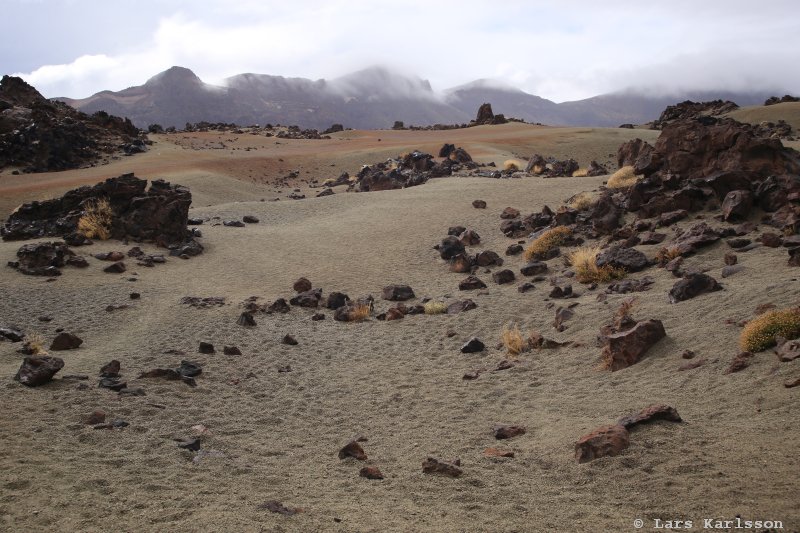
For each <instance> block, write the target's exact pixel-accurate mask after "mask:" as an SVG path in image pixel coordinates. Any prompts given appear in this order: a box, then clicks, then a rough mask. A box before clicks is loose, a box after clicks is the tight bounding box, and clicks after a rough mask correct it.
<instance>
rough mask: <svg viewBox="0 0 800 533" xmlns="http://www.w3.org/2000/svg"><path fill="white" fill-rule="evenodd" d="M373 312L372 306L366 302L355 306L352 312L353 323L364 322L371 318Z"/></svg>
mask: <svg viewBox="0 0 800 533" xmlns="http://www.w3.org/2000/svg"><path fill="white" fill-rule="evenodd" d="M370 312H372V309H371V308H370V305H369V304H368V303H366V302H358V303H356V304H354V305H353V310H352V311H350V316H351V317H352V322H362V321H364V320H366V319H367V318H369V314H370Z"/></svg>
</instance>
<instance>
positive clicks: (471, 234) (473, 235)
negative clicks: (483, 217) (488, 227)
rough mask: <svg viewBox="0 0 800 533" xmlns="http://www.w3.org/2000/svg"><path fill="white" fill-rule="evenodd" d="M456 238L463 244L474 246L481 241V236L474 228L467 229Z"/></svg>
mask: <svg viewBox="0 0 800 533" xmlns="http://www.w3.org/2000/svg"><path fill="white" fill-rule="evenodd" d="M458 239H459V240H460V241H461V244H463V245H464V246H475V245H476V244H480V243H481V236H480V235H478V232H477V231H475V230H471V229H468V230H466V231H464V233H462V234H461V235H459V237H458Z"/></svg>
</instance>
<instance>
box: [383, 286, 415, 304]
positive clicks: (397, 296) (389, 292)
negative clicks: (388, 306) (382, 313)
mask: <svg viewBox="0 0 800 533" xmlns="http://www.w3.org/2000/svg"><path fill="white" fill-rule="evenodd" d="M382 296H383V299H384V300H390V301H395V302H403V301H406V300H410V299H412V298H415V295H414V290H413V289H412V288H411V287H409V286H408V285H387V286H386V287H384V288H383V293H382Z"/></svg>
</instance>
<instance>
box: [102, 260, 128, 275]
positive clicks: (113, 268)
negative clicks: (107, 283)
mask: <svg viewBox="0 0 800 533" xmlns="http://www.w3.org/2000/svg"><path fill="white" fill-rule="evenodd" d="M125 270H127V268H126V267H125V263H124V262H122V261H117V262H116V263H113V264H111V265H108V266H107V267H105V268H104V269H103V272H107V273H109V274H122V273H123V272H125Z"/></svg>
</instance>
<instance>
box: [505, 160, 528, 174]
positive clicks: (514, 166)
mask: <svg viewBox="0 0 800 533" xmlns="http://www.w3.org/2000/svg"><path fill="white" fill-rule="evenodd" d="M523 166H524V165H523V164H522V161H520V160H519V159H506V160H505V161H504V162H503V170H510V171H513V172H516V171H517V170H519V169H521V168H522V167H523Z"/></svg>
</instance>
